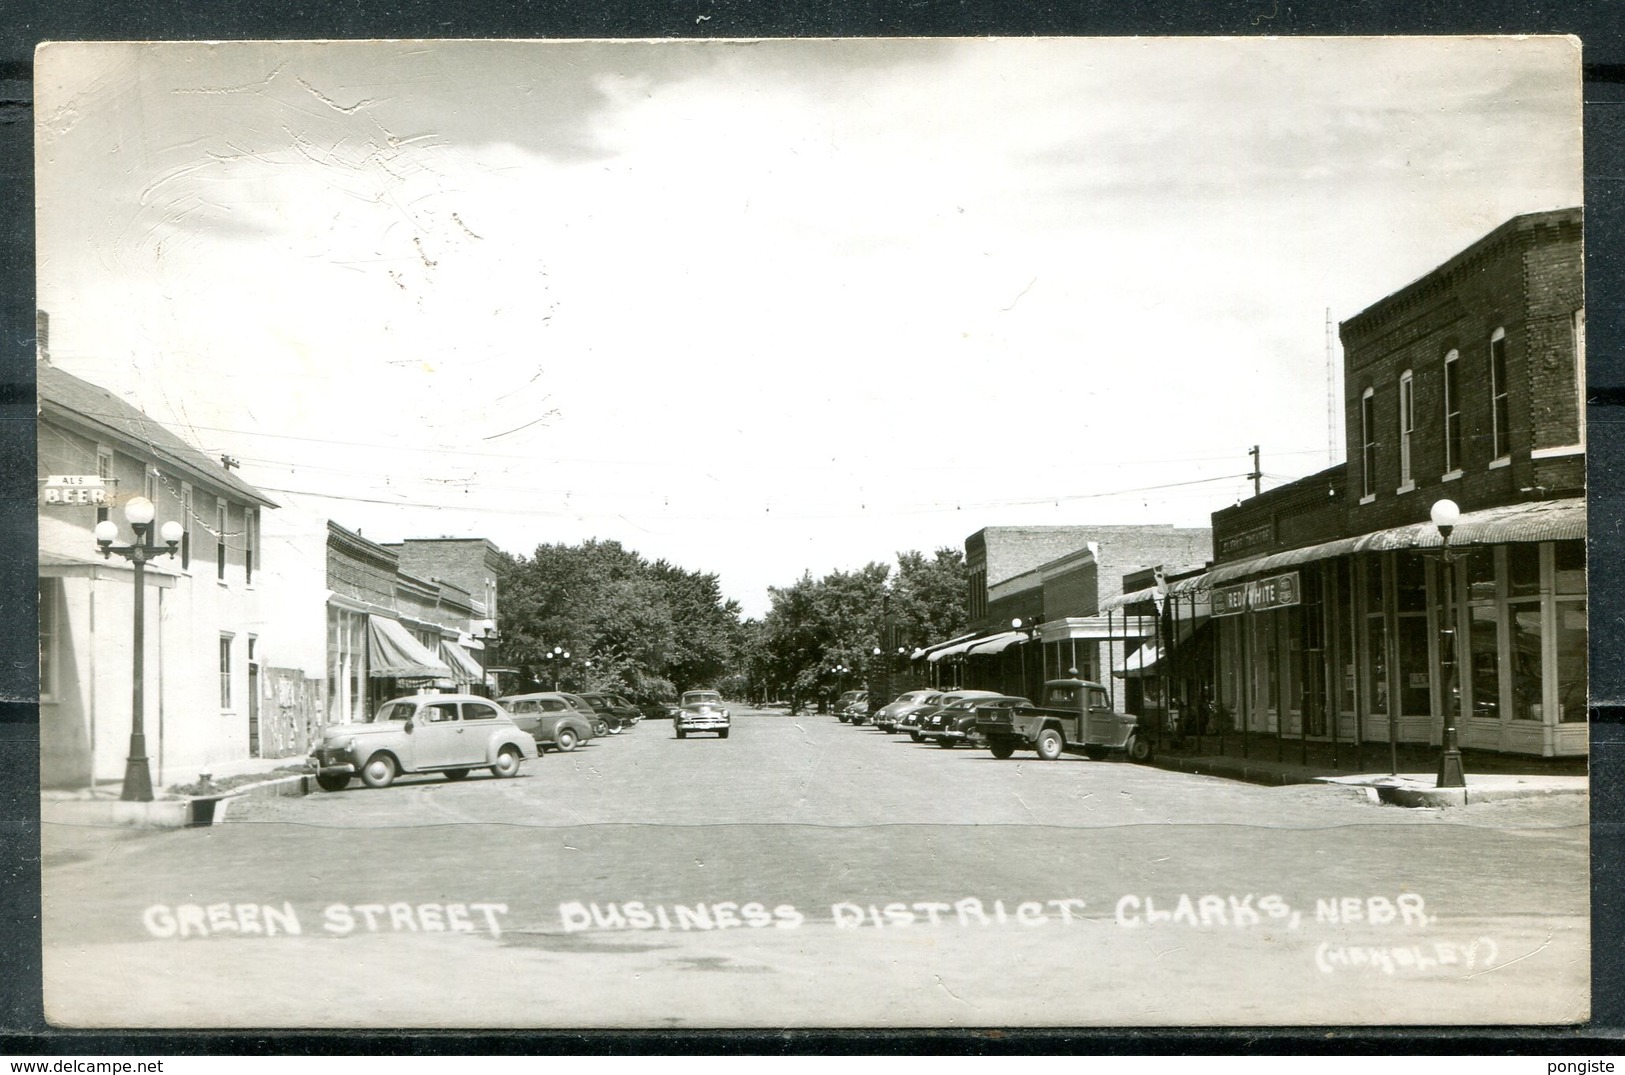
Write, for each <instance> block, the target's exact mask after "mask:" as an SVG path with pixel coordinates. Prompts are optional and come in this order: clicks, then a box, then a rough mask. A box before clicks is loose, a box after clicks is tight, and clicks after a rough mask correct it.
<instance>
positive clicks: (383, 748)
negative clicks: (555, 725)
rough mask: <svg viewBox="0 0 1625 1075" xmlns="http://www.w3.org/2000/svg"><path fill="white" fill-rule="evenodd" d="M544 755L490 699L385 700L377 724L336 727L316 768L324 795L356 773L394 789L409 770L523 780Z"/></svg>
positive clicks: (316, 754)
mask: <svg viewBox="0 0 1625 1075" xmlns="http://www.w3.org/2000/svg"><path fill="white" fill-rule="evenodd" d="M538 756H539V755H538V754H537V752H536V740H535V739H533V738H532V737H531V735H530V733H529V732H526V731H524V730H523V729H521V728H520V727H519V726H518V725H516V724H515V723H514V722H513V718H512V717H510V716H509V715H508V712H507V710H505V709H503V708H502V707H501V706H500V705H498V704H497V703H495V702H493V701H491V700H490V699H488V698H480V697H477V696H475V695H472V694H418V695H413V696H411V697H409V698H396V699H394V700H393V701H388V702H385V703H384V704H383V705H381V706H379V707H378V711H377V712H376V713H374V714H373V716H372V719H371V720H367V721H364V722H359V723H355V724H335V725H330V726H329V727H327V728H326V729H324V730H323V732H322V737H321V739H320V740H318V742H317V743H316V746H315V749H313V750H312V751H311V753H310V764H311V767H312V768H313V769H314V770H315V771H316V783H317V784H319V785H320V786H321V787H322V789H323V790H325V791H341V790H343V789H344V788H345V787H347V786H348V785H349V783H350V780H351V778H353V777H356V776H359V777H360V778H361V780H362V782H363V783H364V784H366V785H367V786H368V787H369V788H387V787H388V786H389V785H390V784H391V783H393V782H394V780H395V778H396V777H397V776H399V775H401V774H403V773H444V774H445V777H446V779H447V780H461V779H463V777H465V776H467V775H468V774H469V773H471V772H473V771H474V770H475V769H486V768H489V769H490V770H491V775H492V776H496V777H510V776H518V775H519V769H520V766H521V765H523V764H524V762H525V761H526V760H527V759H530V758H535V757H538Z"/></svg>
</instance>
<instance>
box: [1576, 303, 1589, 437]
mask: <svg viewBox="0 0 1625 1075" xmlns="http://www.w3.org/2000/svg"><path fill="white" fill-rule="evenodd" d="M1573 324H1574V396H1575V405H1576V408H1577V415H1578V417H1577V418H1576V421H1577V422H1578V423H1579V433H1580V435H1579V436H1578V437H1577V438H1576V439H1575V443H1576V444H1579V445H1581V446H1584V445H1585V442H1586V310H1585V307H1584V306H1582V307H1580V308H1579V309H1578V310H1576V311H1574V322H1573Z"/></svg>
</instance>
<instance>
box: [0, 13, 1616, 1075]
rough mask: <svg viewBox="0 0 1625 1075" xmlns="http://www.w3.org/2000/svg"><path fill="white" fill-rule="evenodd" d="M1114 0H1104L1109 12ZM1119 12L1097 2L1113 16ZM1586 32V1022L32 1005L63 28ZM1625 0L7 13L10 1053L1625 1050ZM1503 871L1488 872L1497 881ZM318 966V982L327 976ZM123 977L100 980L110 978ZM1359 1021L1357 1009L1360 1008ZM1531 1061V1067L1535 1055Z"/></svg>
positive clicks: (5, 563) (0, 430)
mask: <svg viewBox="0 0 1625 1075" xmlns="http://www.w3.org/2000/svg"><path fill="white" fill-rule="evenodd" d="M1097 8H1099V9H1097ZM1101 9H1103V10H1101ZM1507 33H1517V34H1573V35H1575V36H1577V37H1579V38H1580V39H1581V41H1582V43H1583V46H1584V51H1583V54H1582V55H1583V61H1584V82H1585V87H1584V92H1585V117H1584V119H1585V206H1586V247H1587V250H1586V271H1587V298H1586V321H1587V344H1588V347H1589V355H1588V362H1589V370H1588V378H1587V380H1588V385H1589V393H1590V401H1589V402H1590V408H1589V419H1588V432H1587V439H1588V445H1587V448H1588V458H1589V461H1590V476H1589V481H1590V486H1589V488H1590V500H1591V511H1590V519H1591V524H1590V527H1591V535H1590V540H1591V554H1590V570H1591V578H1590V592H1591V604H1590V609H1591V623H1592V627H1591V650H1592V652H1591V666H1592V669H1591V689H1592V706H1593V709H1592V729H1591V730H1592V746H1591V765H1592V868H1593V889H1592V898H1593V907H1592V932H1593V944H1592V949H1593V961H1594V977H1595V980H1594V996H1593V1022H1592V1024H1591V1025H1590V1026H1588V1027H1579V1028H1573V1029H1563V1028H1558V1029H1552V1028H1542V1029H1519V1028H1505V1029H1495V1030H1485V1029H1472V1030H1453V1029H1450V1028H1434V1029H1422V1030H1416V1029H1407V1030H1398V1029H1395V1030H1383V1029H1381V1028H1359V1027H1354V1028H1348V1029H1346V1030H1333V1029H1331V1028H1321V1029H1316V1030H1272V1029H1270V1028H1255V1029H1247V1030H1235V1031H1230V1030H1213V1029H1204V1028H1188V1029H1184V1030H1180V1029H1169V1030H1164V1031H1131V1030H1110V1029H1099V1030H1097V1029H1085V1030H1078V1031H1043V1030H1022V1029H1014V1028H1000V1029H988V1030H982V1031H958V1030H955V1031H941V1032H928V1031H927V1032H921V1031H899V1032H892V1033H876V1032H874V1031H863V1032H850V1033H847V1032H841V1031H813V1032H808V1031H784V1032H739V1033H730V1032H720V1031H716V1032H695V1033H691V1034H675V1033H672V1032H650V1033H599V1032H584V1033H571V1032H563V1031H536V1032H530V1033H518V1034H489V1033H487V1034H447V1033H412V1032H409V1031H403V1032H402V1033H400V1034H393V1035H380V1034H356V1033H344V1034H332V1033H310V1034H302V1033H286V1032H278V1033H275V1034H267V1033H258V1034H256V1033H251V1032H250V1033H242V1034H219V1033H215V1034H187V1033H184V1032H180V1031H173V1032H163V1031H160V1032H143V1033H132V1032H120V1033H76V1032H72V1031H61V1030H54V1029H52V1028H49V1027H47V1026H46V1024H45V1022H44V1018H43V1015H42V1012H41V1008H40V929H39V840H38V826H39V798H38V786H39V783H38V728H37V720H38V712H37V705H36V704H35V703H34V702H33V701H32V699H33V698H35V697H36V696H37V683H36V678H37V653H36V652H35V647H34V634H35V630H34V625H35V623H36V622H37V619H38V614H37V610H36V608H35V602H36V600H37V593H36V589H35V585H34V581H35V577H36V576H35V562H34V561H35V555H36V554H35V550H36V549H37V547H38V546H37V543H36V504H35V489H34V482H33V478H34V468H33V466H32V465H31V464H32V461H33V459H34V415H35V411H34V382H33V376H34V375H33V369H34V363H33V359H34V212H33V204H34V197H33V154H32V145H33V112H32V107H31V102H32V96H33V92H32V81H31V80H32V68H33V50H34V47H35V46H36V45H38V44H39V43H40V42H42V41H51V40H233V39H251V38H256V39H269V40H276V39H323V38H333V39H367V38H381V37H391V38H419V37H423V38H515V37H521V38H540V37H551V38H571V37H605V38H617V37H638V38H750V37H850V36H874V37H890V36H904V35H919V36H990V35H991V36H1003V37H1028V36H1043V35H1058V36H1078V35H1082V36H1131V35H1139V36H1145V35H1172V34H1179V35H1228V36H1261V35H1282V36H1287V35H1292V36H1302V35H1317V34H1328V35H1342V34H1406V35H1419V34H1507ZM1622 188H1625V3H1621V2H1620V0H1568V2H1552V3H1540V2H1538V0H1524V2H1505V0H1432V2H1425V0H1422V2H1404V0H1386V2H1353V3H1294V2H1291V0H1256V2H1253V3H1217V2H1201V0H1176V2H1161V3H1145V2H1135V0H1117V2H1115V3H1111V4H1099V5H1093V4H1085V3H1081V2H1074V3H1058V2H1042V0H1038V2H1029V3H1026V4H1022V5H1019V6H1018V5H1016V4H1000V3H984V4H972V3H965V2H960V3H955V2H929V0H920V2H907V0H897V2H881V0H868V2H864V0H824V2H822V3H814V2H802V0H797V2H763V3H749V2H742V0H733V2H721V3H717V2H710V0H681V2H670V0H603V2H600V3H597V4H594V3H591V2H590V0H586V2H578V3H573V4H565V3H559V2H556V0H546V2H542V3H534V4H528V5H521V4H519V3H515V2H508V3H502V2H494V0H462V2H458V0H411V2H394V3H391V2H387V0H379V2H372V0H326V2H320V3H318V2H311V0H306V2H289V3H269V2H252V3H251V2H237V3H225V2H221V0H188V2H184V3H159V2H152V3H126V2H111V3H106V2H104V3H91V2H87V0H72V2H63V0H56V2H51V0H20V2H19V0H8V2H4V3H0V491H3V495H0V550H3V551H0V622H3V623H4V624H5V625H6V627H5V629H4V630H0V953H3V955H0V968H3V974H4V979H5V980H4V981H3V982H0V1054H11V1055H19V1054H24V1055H26V1054H52V1055H57V1054H60V1055H93V1054H110V1053H126V1054H158V1055H176V1054H239V1053H272V1054H283V1055H289V1056H298V1055H302V1054H314V1055H324V1054H346V1055H348V1054H389V1053H400V1052H418V1053H432V1052H446V1053H510V1052H539V1051H540V1052H554V1053H572V1054H583V1053H585V1054H606V1055H607V1054H625V1053H651V1052H658V1053H670V1052H674V1051H676V1052H694V1053H740V1054H802V1053H811V1052H863V1053H879V1054H897V1055H919V1054H923V1053H937V1052H943V1053H981V1054H992V1055H998V1054H1017V1053H1053V1052H1086V1053H1111V1054H1117V1055H1136V1054H1180V1053H1211V1052H1221V1053H1243V1054H1245V1053H1255V1054H1273V1053H1318V1052H1329V1053H1340V1054H1359V1053H1365V1054H1372V1055H1392V1054H1412V1053H1423V1052H1437V1053H1449V1054H1463V1053H1489V1054H1511V1055H1516V1054H1524V1053H1555V1054H1566V1055H1569V1056H1574V1057H1583V1056H1586V1055H1589V1054H1591V1053H1605V1054H1609V1053H1614V1052H1616V1051H1618V1050H1619V1045H1618V1043H1619V1042H1620V1041H1621V1040H1625V945H1622V944H1621V943H1620V942H1619V938H1621V937H1622V936H1625V913H1622V912H1625V893H1622V892H1621V886H1620V883H1619V875H1620V872H1621V870H1625V854H1622V851H1625V845H1622V841H1621V831H1622V825H1621V820H1622V818H1625V794H1622V790H1621V789H1622V788H1625V779H1622V777H1625V659H1622V657H1625V632H1621V631H1620V630H1619V625H1620V624H1621V622H1625V602H1622V601H1621V594H1622V592H1625V567H1622V566H1621V555H1620V554H1621V550H1622V548H1625V536H1622V534H1621V525H1620V521H1619V516H1618V508H1619V505H1620V504H1621V503H1622V502H1625V501H1622V499H1621V496H1620V493H1621V492H1622V490H1625V467H1622V466H1621V465H1620V464H1621V463H1622V462H1625V429H1622V423H1625V360H1622V357H1621V354H1620V343H1621V335H1622V334H1621V327H1622V322H1625V301H1622V296H1625V256H1622V255H1625V228H1622V227H1621V224H1622V214H1625V198H1622ZM1490 880H1492V879H1490V878H1486V881H1490ZM312 971H313V973H322V971H320V970H319V969H317V968H312ZM124 984H125V983H120V982H113V981H110V982H109V983H108V985H109V988H111V989H117V988H120V987H121V986H122V985H124ZM1356 1014H1357V1013H1351V1015H1356ZM1531 1070H1536V1069H1535V1068H1534V1067H1533V1066H1532V1067H1531Z"/></svg>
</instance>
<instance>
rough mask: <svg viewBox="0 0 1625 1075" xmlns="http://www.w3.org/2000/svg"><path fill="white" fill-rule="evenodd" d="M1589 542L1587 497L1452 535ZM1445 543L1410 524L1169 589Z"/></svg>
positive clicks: (1494, 513)
mask: <svg viewBox="0 0 1625 1075" xmlns="http://www.w3.org/2000/svg"><path fill="white" fill-rule="evenodd" d="M1585 536H1586V502H1585V498H1584V497H1569V498H1565V499H1562V500H1537V501H1532V502H1530V503H1527V504H1507V505H1503V506H1502V507H1497V508H1485V509H1483V510H1482V511H1472V512H1463V513H1462V515H1461V518H1460V519H1459V520H1457V522H1456V526H1455V529H1454V530H1453V531H1452V532H1451V534H1450V544H1451V545H1453V546H1461V545H1507V544H1511V543H1514V542H1536V541H1583V540H1584V539H1585ZM1443 546H1444V540H1443V539H1442V538H1441V537H1440V536H1439V531H1438V529H1437V528H1436V527H1434V525H1433V523H1432V522H1431V521H1423V522H1419V523H1407V524H1406V525H1404V526H1393V527H1389V528H1388V529H1386V530H1375V531H1372V532H1371V533H1369V534H1362V535H1360V536H1359V537H1349V538H1338V539H1337V540H1335V541H1325V542H1321V543H1320V544H1319V545H1306V546H1304V547H1303V548H1301V549H1288V550H1287V551H1285V552H1274V553H1269V554H1267V555H1264V556H1254V557H1252V558H1251V559H1247V560H1238V561H1236V562H1235V563H1232V564H1220V565H1219V566H1218V567H1215V568H1213V569H1212V570H1210V571H1208V572H1207V573H1206V574H1203V575H1196V576H1193V577H1191V578H1188V579H1181V580H1179V581H1178V582H1174V583H1169V584H1168V586H1167V587H1166V589H1165V591H1164V592H1165V593H1167V594H1182V593H1191V592H1193V591H1200V590H1208V589H1211V588H1212V587H1214V586H1221V585H1223V584H1224V583H1227V582H1234V581H1236V580H1238V579H1244V578H1247V577H1248V576H1251V575H1269V574H1273V573H1275V572H1277V571H1282V570H1284V569H1286V568H1290V567H1296V566H1298V565H1299V564H1306V563H1310V562H1311V561H1314V560H1329V559H1332V558H1333V557H1338V556H1351V555H1354V554H1356V553H1363V552H1400V551H1405V550H1409V549H1438V548H1442V547H1443ZM1156 596H1157V588H1156V587H1154V586H1152V587H1148V588H1146V589H1144V590H1136V591H1134V592H1133V593H1126V594H1119V595H1118V596H1116V597H1111V598H1108V599H1106V600H1105V601H1102V602H1101V603H1100V610H1101V611H1102V612H1105V611H1106V610H1107V609H1116V608H1122V607H1123V606H1124V605H1134V604H1140V603H1142V602H1145V601H1152V600H1155V598H1156Z"/></svg>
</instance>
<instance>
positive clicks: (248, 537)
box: [243, 508, 260, 583]
mask: <svg viewBox="0 0 1625 1075" xmlns="http://www.w3.org/2000/svg"><path fill="white" fill-rule="evenodd" d="M259 531H260V513H259V512H258V511H256V510H255V509H253V508H248V509H246V510H245V511H244V512H243V581H244V582H247V583H253V581H254V556H255V555H256V554H257V553H258V552H259V547H260V541H259V538H260V533H259Z"/></svg>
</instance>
